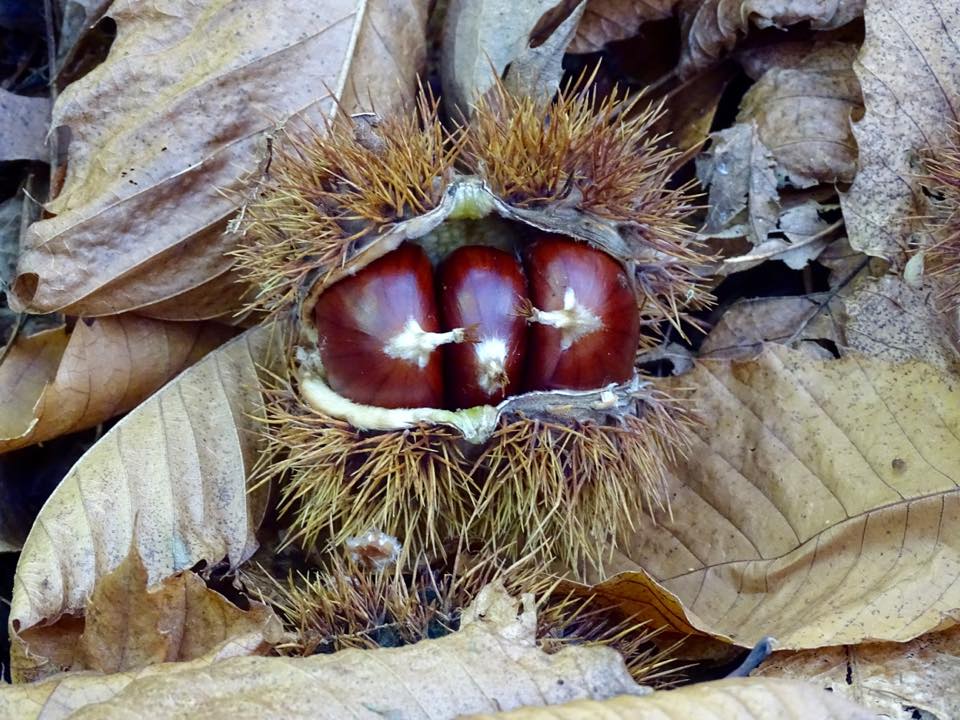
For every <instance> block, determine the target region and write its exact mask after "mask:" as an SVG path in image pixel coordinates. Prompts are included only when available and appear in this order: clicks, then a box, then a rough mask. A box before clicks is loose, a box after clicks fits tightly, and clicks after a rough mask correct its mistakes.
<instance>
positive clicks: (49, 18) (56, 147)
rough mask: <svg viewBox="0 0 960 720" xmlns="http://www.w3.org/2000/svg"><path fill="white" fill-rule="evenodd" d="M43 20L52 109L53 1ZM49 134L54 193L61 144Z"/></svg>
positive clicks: (54, 86)
mask: <svg viewBox="0 0 960 720" xmlns="http://www.w3.org/2000/svg"><path fill="white" fill-rule="evenodd" d="M43 19H44V24H45V25H46V36H47V62H48V63H49V65H50V69H49V70H48V71H47V75H48V78H47V87H48V88H49V90H50V107H53V105H54V103H56V101H57V81H56V76H57V72H56V70H57V37H56V31H55V29H54V26H53V0H43ZM51 131H52V132H48V133H47V142H48V143H49V144H50V191H49V192H51V193H52V192H54V182H55V180H54V179H55V178H56V176H57V162H58V161H59V156H60V143H59V142H58V140H57V133H56V131H55V130H53V128H51Z"/></svg>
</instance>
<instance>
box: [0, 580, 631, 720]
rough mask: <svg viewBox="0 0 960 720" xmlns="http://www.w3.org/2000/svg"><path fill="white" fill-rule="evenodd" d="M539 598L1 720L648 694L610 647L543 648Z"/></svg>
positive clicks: (392, 708) (374, 708)
mask: <svg viewBox="0 0 960 720" xmlns="http://www.w3.org/2000/svg"><path fill="white" fill-rule="evenodd" d="M536 624H537V623H536V616H535V610H534V609H533V600H532V598H530V597H525V598H524V599H523V601H522V607H521V605H520V604H519V603H517V602H516V601H514V600H511V599H510V598H509V597H506V596H505V595H504V593H503V590H502V588H498V587H495V586H489V587H488V588H486V589H485V590H483V591H481V593H480V595H479V596H478V598H477V600H476V601H475V603H474V604H473V605H472V606H471V608H468V609H467V611H465V613H464V622H463V626H462V629H461V630H460V631H459V632H456V633H454V634H452V635H447V636H446V637H443V638H440V639H438V640H426V641H423V642H421V643H418V644H416V645H410V646H407V647H402V648H380V649H377V650H342V651H340V652H337V653H333V654H331V655H313V656H310V657H306V658H276V657H274V658H259V657H238V658H233V659H229V660H224V661H220V662H217V660H218V659H219V658H211V657H209V656H208V657H204V658H202V659H199V660H195V661H192V662H182V663H168V664H164V665H156V666H153V667H150V668H147V669H145V670H142V671H139V672H130V673H122V674H117V675H106V676H100V675H91V674H82V675H75V674H70V675H66V676H61V677H59V678H53V679H51V680H47V681H45V682H42V683H38V684H33V685H28V686H25V687H24V686H14V687H11V688H6V689H3V690H0V714H2V715H3V716H4V717H17V718H23V720H31V719H32V718H36V719H37V720H50V719H51V718H60V717H65V716H66V715H68V714H69V713H71V712H73V713H74V714H73V715H70V717H72V718H77V719H78V720H79V719H80V718H98V719H101V720H102V719H105V718H133V717H141V716H142V714H143V712H144V710H145V709H146V708H149V715H150V717H151V718H152V719H153V720H162V719H163V718H175V717H176V718H182V717H185V716H189V717H203V718H207V719H209V720H216V719H217V718H223V719H224V720H246V719H248V718H249V719H250V720H264V719H267V718H277V719H278V720H280V719H283V720H295V719H296V718H304V719H307V718H311V719H312V718H322V717H336V718H370V719H371V720H372V719H373V718H383V717H392V718H404V719H405V720H420V719H423V720H427V719H437V720H439V719H440V718H451V719H452V718H455V717H458V716H460V715H464V714H468V713H482V712H494V711H497V710H506V709H512V708H516V707H521V706H524V705H542V704H549V703H562V702H568V701H571V700H577V699H586V698H592V699H606V698H610V697H613V696H615V695H623V694H628V693H629V694H643V693H645V692H647V690H646V689H645V688H642V687H640V686H638V685H637V684H636V683H634V682H633V680H632V679H631V678H630V676H629V673H628V672H627V669H626V667H625V666H624V664H623V660H622V658H621V657H620V656H619V655H617V653H616V652H614V651H613V650H610V649H609V648H603V647H597V646H592V647H575V646H569V647H566V648H564V649H562V650H560V651H559V652H557V653H555V654H553V655H547V654H546V653H544V652H543V651H542V650H540V649H539V648H538V647H537V645H536V642H535V630H536Z"/></svg>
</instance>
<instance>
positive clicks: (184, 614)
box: [18, 549, 280, 680]
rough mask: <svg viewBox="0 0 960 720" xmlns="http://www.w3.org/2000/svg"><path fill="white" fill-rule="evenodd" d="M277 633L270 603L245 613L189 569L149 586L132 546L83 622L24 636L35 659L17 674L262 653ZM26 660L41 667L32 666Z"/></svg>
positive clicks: (67, 621) (120, 668)
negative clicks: (236, 651) (240, 650)
mask: <svg viewBox="0 0 960 720" xmlns="http://www.w3.org/2000/svg"><path fill="white" fill-rule="evenodd" d="M279 633H280V622H279V620H278V619H277V618H276V616H274V614H273V613H272V612H271V611H270V610H269V608H267V607H266V606H265V605H262V604H260V603H252V604H251V607H250V608H249V609H248V610H242V609H240V608H239V607H237V606H236V605H234V604H233V603H231V602H230V601H229V600H227V599H226V598H225V597H223V596H222V595H220V594H219V593H217V592H215V591H214V590H211V589H209V588H208V587H207V586H206V584H205V583H204V582H203V580H202V579H201V578H200V577H199V576H198V575H196V574H195V573H192V572H190V571H185V572H181V573H178V574H176V575H172V576H170V577H168V578H164V579H163V580H162V581H161V582H160V583H159V584H158V585H157V586H156V587H153V588H148V587H147V570H146V568H145V567H144V566H143V561H142V560H141V559H140V556H139V555H138V554H137V552H136V549H134V550H133V551H132V553H131V554H130V555H129V556H128V557H127V558H126V559H125V560H124V561H123V562H122V563H120V565H118V566H117V567H116V568H115V569H114V570H112V571H110V572H109V573H107V574H106V575H104V576H102V577H100V578H98V579H97V581H96V584H95V585H94V588H93V594H92V595H91V596H90V600H89V601H88V602H87V606H86V608H85V610H84V613H83V617H82V618H80V617H75V616H70V615H67V616H64V617H63V618H61V620H60V621H58V622H56V623H53V624H51V625H45V626H38V627H33V628H30V629H29V630H25V631H24V632H23V633H22V634H21V640H23V641H24V644H25V645H29V647H30V655H29V657H23V658H18V671H19V675H20V679H21V680H23V679H27V678H29V679H31V680H33V679H36V678H37V677H44V676H47V675H52V674H55V673H57V672H59V671H60V670H95V671H97V672H101V673H117V672H127V671H130V670H138V669H140V668H144V667H147V666H149V665H155V664H157V663H162V662H173V661H182V660H194V659H196V658H199V657H202V656H204V655H206V654H207V653H211V652H216V651H219V650H220V649H221V648H223V647H224V646H225V645H227V644H228V643H229V644H232V645H233V646H234V647H239V646H243V647H246V648H247V649H248V650H249V653H245V654H262V652H264V651H265V650H267V649H268V648H269V647H270V643H271V642H276V641H277V640H278V638H279ZM256 637H260V638H261V642H260V644H259V645H256V644H255V643H254V642H253V639H254V638H256ZM241 639H242V642H239V641H240V640H241ZM22 647H23V645H20V646H18V648H22ZM28 663H36V664H35V665H34V666H33V667H30V668H28V667H27V664H28Z"/></svg>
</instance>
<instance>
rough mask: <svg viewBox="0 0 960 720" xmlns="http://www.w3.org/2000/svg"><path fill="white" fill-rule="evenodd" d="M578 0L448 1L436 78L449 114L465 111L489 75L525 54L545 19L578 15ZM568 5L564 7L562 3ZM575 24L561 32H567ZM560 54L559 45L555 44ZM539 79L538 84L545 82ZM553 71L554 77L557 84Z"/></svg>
mask: <svg viewBox="0 0 960 720" xmlns="http://www.w3.org/2000/svg"><path fill="white" fill-rule="evenodd" d="M582 5H583V3H582V2H579V1H576V2H570V1H569V0H568V1H566V2H561V3H558V2H557V0H528V1H527V2H523V3H518V2H516V1H515V0H450V2H449V4H448V7H447V14H446V17H445V19H444V27H443V42H442V44H441V49H440V76H441V80H442V82H443V89H444V100H445V102H446V103H448V106H449V109H450V110H451V111H452V112H457V111H458V110H459V111H460V112H463V113H464V114H465V115H469V108H470V107H471V106H472V105H473V103H474V102H475V101H476V100H477V98H479V97H480V96H481V95H483V94H484V93H485V92H487V91H488V90H489V89H490V88H492V87H493V83H494V79H495V78H497V77H502V75H503V71H504V69H505V68H506V67H507V65H510V64H511V63H513V62H514V61H516V60H517V59H518V58H521V57H523V56H524V55H528V54H529V50H530V45H531V35H532V33H533V32H534V31H535V30H537V29H538V27H540V26H541V23H542V22H543V21H544V19H545V17H546V18H548V19H550V18H552V15H553V13H552V12H551V11H553V12H554V13H555V12H556V11H557V10H560V11H564V14H563V15H562V17H557V18H555V19H556V20H557V21H558V22H557V25H563V22H562V21H563V20H565V19H569V16H570V14H571V13H576V14H577V15H579V13H580V12H582V11H583V8H582ZM568 6H569V7H568ZM574 27H575V23H571V25H570V26H569V27H566V26H565V27H564V29H565V30H569V31H570V32H572V31H573V28H574ZM555 50H558V51H559V55H558V56H557V57H558V58H559V56H562V54H563V48H562V47H560V48H555ZM547 80H548V79H547V78H542V79H541V85H543V84H544V83H545V82H547ZM559 80H560V75H559V74H557V75H556V77H555V81H556V82H559Z"/></svg>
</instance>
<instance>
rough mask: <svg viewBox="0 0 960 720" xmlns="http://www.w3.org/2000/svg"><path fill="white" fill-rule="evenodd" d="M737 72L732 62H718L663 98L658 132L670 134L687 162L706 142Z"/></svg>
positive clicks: (670, 139)
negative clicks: (718, 109) (728, 86)
mask: <svg viewBox="0 0 960 720" xmlns="http://www.w3.org/2000/svg"><path fill="white" fill-rule="evenodd" d="M734 74H735V68H734V67H733V65H732V64H723V65H718V66H717V67H715V68H711V69H710V70H707V71H705V72H702V73H700V74H699V75H697V76H696V77H693V78H690V79H689V80H687V81H686V82H683V83H680V84H679V85H678V86H677V87H675V88H673V89H672V90H670V92H668V93H667V94H666V95H665V96H664V98H663V105H664V110H665V112H664V114H663V116H662V117H661V118H660V120H658V122H657V124H656V131H657V132H658V133H664V134H667V133H669V142H670V144H671V145H672V146H673V147H675V148H676V149H677V150H679V151H680V152H681V153H683V155H682V160H681V161H686V160H687V159H688V158H689V157H691V156H692V155H693V154H694V153H696V152H697V151H698V150H699V149H700V148H701V147H702V146H703V144H704V143H705V142H706V141H707V138H708V137H709V135H710V127H711V126H712V125H713V119H714V117H715V116H716V113H717V107H718V106H719V104H720V100H721V98H722V97H723V93H724V92H725V91H726V89H727V85H728V84H729V83H730V80H731V79H732V78H733V76H734Z"/></svg>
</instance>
